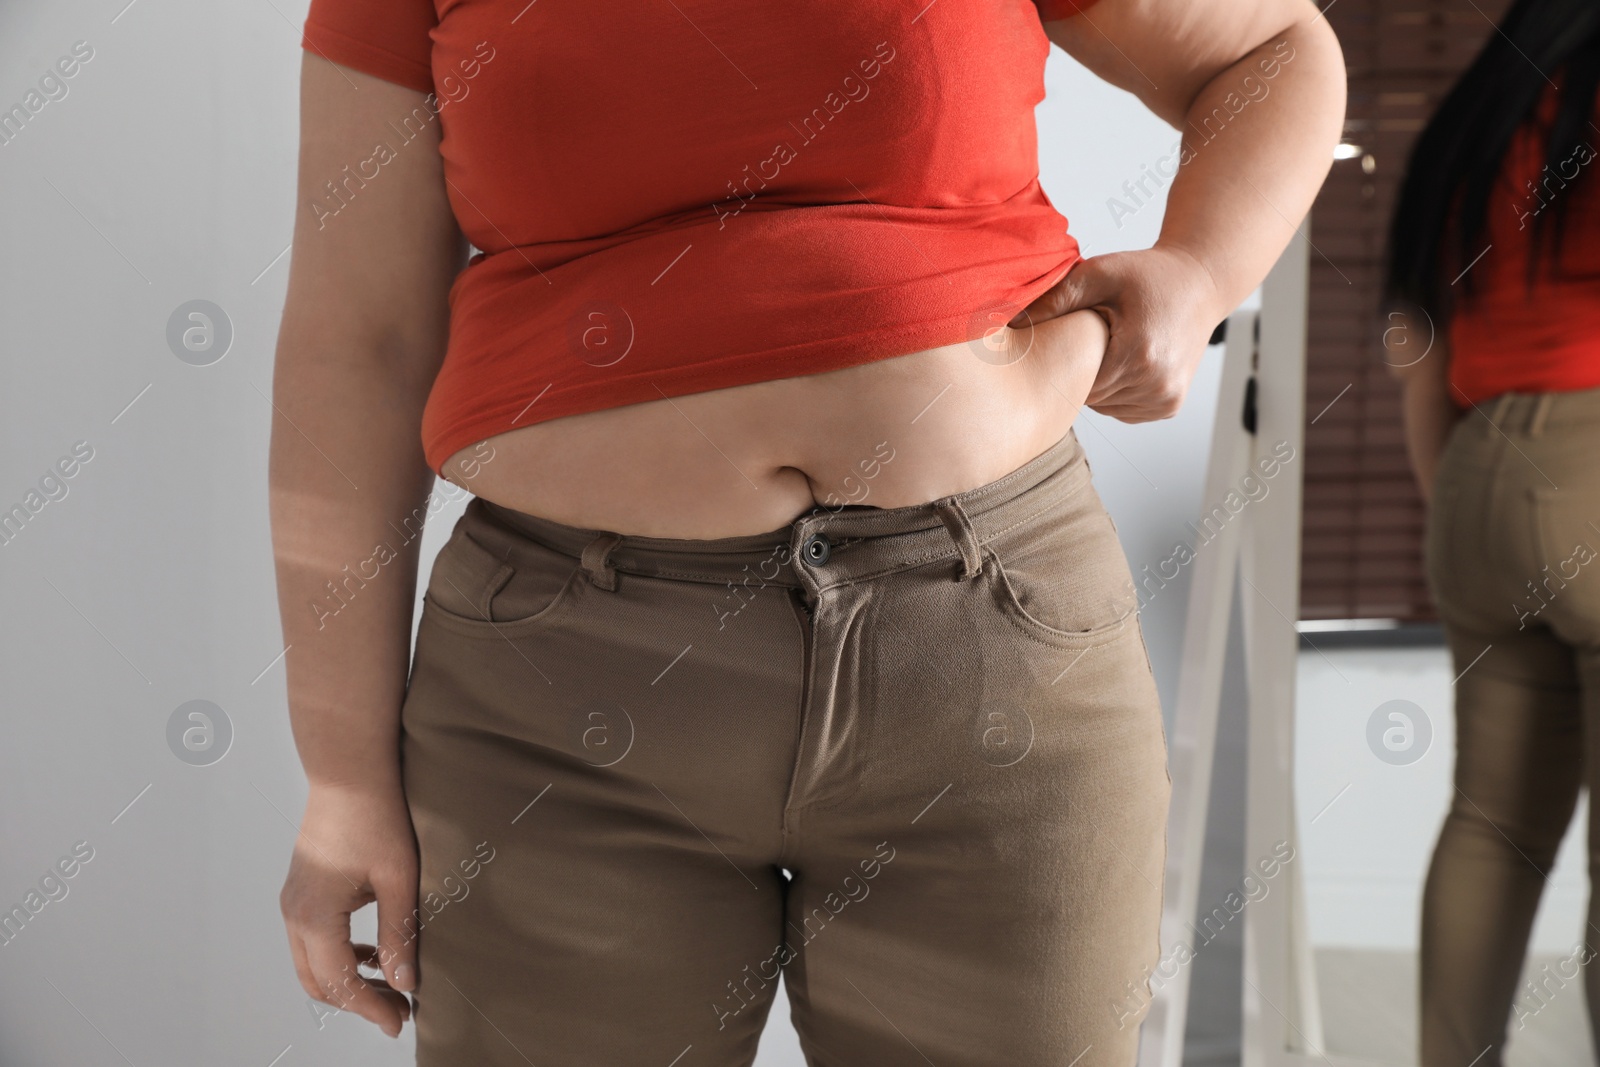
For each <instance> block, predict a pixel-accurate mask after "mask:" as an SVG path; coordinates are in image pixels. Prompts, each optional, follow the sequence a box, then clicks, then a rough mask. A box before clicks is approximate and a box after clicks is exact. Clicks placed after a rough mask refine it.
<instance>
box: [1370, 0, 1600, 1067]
mask: <svg viewBox="0 0 1600 1067" xmlns="http://www.w3.org/2000/svg"><path fill="white" fill-rule="evenodd" d="M1597 85H1600V5H1596V4H1595V3H1593V2H1592V0H1518V2H1517V3H1515V4H1513V5H1512V7H1511V9H1510V11H1509V12H1508V13H1507V14H1506V16H1505V19H1504V21H1503V22H1502V23H1501V25H1500V28H1499V32H1497V33H1491V34H1490V35H1489V39H1488V44H1487V45H1486V46H1485V48H1484V50H1483V52H1482V54H1481V55H1479V56H1478V58H1477V59H1476V61H1474V63H1473V64H1472V66H1471V67H1470V68H1469V69H1468V70H1467V72H1466V74H1465V75H1464V76H1463V77H1462V79H1461V81H1460V82H1459V83H1458V84H1457V85H1456V86H1455V87H1454V89H1452V90H1451V92H1450V94H1449V95H1448V96H1447V97H1446V99H1445V101H1444V103H1443V104H1442V105H1441V106H1440V108H1439V110H1438V113H1437V114H1435V115H1434V117H1433V119H1432V120H1431V121H1430V123H1429V124H1428V126H1427V128H1426V129H1425V130H1424V131H1423V133H1422V135H1421V137H1420V138H1419V139H1418V141H1417V144H1416V148H1415V151H1414V152H1413V155H1412V160H1411V164H1410V169H1409V172H1408V174H1407V176H1406V179H1405V182H1404V185H1403V187H1402V190H1401V194H1400V198H1399V201H1398V203H1397V205H1396V208H1395V215H1394V220H1393V226H1392V233H1391V243H1390V263H1389V269H1388V279H1387V281H1388V290H1389V295H1390V296H1391V297H1392V298H1394V299H1395V300H1396V301H1397V303H1398V304H1399V305H1400V306H1409V307H1410V308H1412V309H1413V310H1412V312H1411V315H1412V317H1413V321H1411V322H1410V323H1408V324H1406V325H1405V326H1403V327H1400V326H1397V327H1395V328H1392V329H1391V330H1390V332H1389V336H1388V338H1387V340H1388V342H1389V344H1388V346H1387V347H1388V348H1389V355H1388V358H1389V360H1390V365H1391V368H1392V369H1393V371H1394V373H1395V374H1396V375H1397V376H1399V378H1400V379H1401V381H1402V382H1403V392H1404V412H1405V425H1406V439H1407V444H1408V448H1409V451H1410V456H1411V461H1412V465H1413V467H1414V468H1415V470H1416V474H1417V479H1418V481H1419V483H1420V485H1421V488H1422V494H1423V497H1424V498H1425V499H1427V500H1428V501H1429V510H1428V535H1427V564H1428V581H1429V585H1430V587H1431V589H1432V591H1433V597H1434V601H1435V603H1436V604H1437V606H1438V610H1439V615H1440V618H1441V619H1442V620H1443V623H1444V627H1445V632H1446V634H1447V636H1448V639H1449V644H1450V649H1451V654H1452V657H1453V659H1454V669H1455V673H1456V674H1458V675H1459V676H1460V677H1459V678H1458V680H1457V682H1456V685H1455V692H1456V697H1455V715H1456V764H1455V787H1456V788H1455V792H1454V794H1453V800H1452V803H1451V807H1450V812H1449V815H1448V816H1447V818H1446V819H1445V823H1444V826H1443V829H1442V830H1441V832H1440V835H1439V841H1438V845H1437V847H1436V848H1435V850H1434V854H1433V861H1432V864H1431V866H1430V867H1429V870H1428V877H1427V883H1426V888H1425V890H1424V897H1423V910H1422V941H1421V1061H1422V1064H1423V1065H1424V1067H1465V1065H1466V1064H1469V1063H1471V1064H1475V1065H1476V1067H1499V1064H1500V1063H1501V1062H1502V1059H1503V1055H1504V1049H1505V1043H1506V1039H1507V1031H1508V1027H1509V1024H1510V1021H1511V1019H1512V1018H1513V1017H1515V1018H1516V1019H1517V1020H1518V1027H1519V1028H1520V1027H1521V1025H1523V1023H1524V1022H1525V1020H1526V1017H1527V1016H1528V1015H1530V1014H1531V1013H1532V1012H1535V1011H1537V1010H1538V1009H1539V1007H1540V1006H1541V1004H1542V1003H1543V1000H1544V999H1547V998H1548V996H1549V995H1550V994H1549V993H1548V992H1545V991H1541V994H1540V997H1537V998H1535V997H1532V996H1530V995H1525V994H1519V992H1518V979H1519V975H1520V973H1521V969H1522V966H1523V958H1524V955H1525V953H1526V950H1527V947H1528V940H1529V934H1530V931H1531V928H1532V925H1533V919H1534V913H1535V912H1536V910H1537V909H1538V904H1539V897H1540V894H1541V891H1542V890H1543V889H1544V886H1545V881H1546V878H1547V877H1548V875H1549V873H1550V869H1551V867H1552V866H1553V865H1554V863H1555V858H1556V851H1557V848H1558V847H1559V845H1560V843H1561V839H1562V836H1563V834H1564V833H1565V832H1566V829H1567V825H1568V823H1569V822H1570V820H1571V818H1572V813H1573V809H1574V805H1575V803H1576V801H1577V797H1578V793H1579V791H1580V789H1583V788H1585V787H1587V788H1588V789H1589V791H1590V796H1591V797H1593V796H1594V795H1595V789H1596V787H1597V786H1600V184H1597V182H1596V179H1595V176H1594V170H1595V167H1596V153H1597V148H1600V130H1597V126H1596V122H1597V118H1600V115H1597V110H1596V88H1597ZM1417 308H1420V309H1421V312H1422V313H1420V314H1418V313H1416V310H1415V309H1417ZM1430 340H1431V348H1430ZM1588 832H1589V855H1590V857H1591V859H1590V871H1591V881H1592V874H1593V871H1594V870H1595V863H1596V861H1597V859H1600V812H1597V810H1596V809H1595V808H1593V807H1591V809H1590V819H1589V831H1588ZM1597 904H1600V902H1597V901H1596V899H1595V898H1594V897H1593V896H1591V899H1590V904H1589V917H1588V923H1587V925H1586V927H1585V929H1584V931H1583V932H1582V934H1581V936H1580V939H1579V941H1578V942H1577V943H1576V944H1575V945H1574V946H1573V948H1572V950H1571V952H1570V953H1568V954H1566V955H1565V956H1564V958H1563V959H1562V960H1561V961H1560V962H1558V963H1557V964H1556V965H1555V969H1556V971H1557V972H1558V973H1559V974H1560V975H1561V977H1562V979H1563V980H1564V981H1569V982H1575V981H1576V980H1577V979H1578V976H1579V974H1580V972H1581V973H1582V974H1583V975H1584V977H1585V984H1586V988H1587V991H1588V1001H1589V1015H1590V1020H1591V1027H1592V1026H1593V1023H1594V1020H1595V1019H1597V1018H1600V1011H1597V1010H1596V1009H1597V1007H1600V981H1596V977H1595V975H1594V974H1593V973H1592V972H1591V971H1590V970H1589V969H1587V968H1586V967H1585V965H1586V964H1588V963H1589V961H1590V960H1591V959H1593V958H1594V955H1595V952H1596V951H1597V949H1600V911H1597V910H1596V909H1597Z"/></svg>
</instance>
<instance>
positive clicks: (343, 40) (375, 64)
mask: <svg viewBox="0 0 1600 1067" xmlns="http://www.w3.org/2000/svg"><path fill="white" fill-rule="evenodd" d="M433 4H434V0H311V10H310V12H309V13H308V14H307V15H306V24H305V29H304V31H303V33H302V36H301V38H300V47H302V48H304V49H306V50H307V51H309V52H313V53H315V54H316V55H319V56H321V57H322V58H324V59H327V60H330V61H332V62H334V63H340V64H343V65H344V66H347V67H354V68H355V69H356V70H359V71H361V72H363V73H365V74H371V75H373V76H374V77H377V78H382V79H383V80H384V81H391V82H395V83H397V84H399V85H404V86H406V87H407V88H409V89H415V90H417V91H418V92H423V93H431V92H433V63H432V55H433V38H432V37H430V36H429V31H430V30H432V29H433V28H434V26H436V25H438V22H439V16H438V14H437V12H436V11H435V9H434V6H433Z"/></svg>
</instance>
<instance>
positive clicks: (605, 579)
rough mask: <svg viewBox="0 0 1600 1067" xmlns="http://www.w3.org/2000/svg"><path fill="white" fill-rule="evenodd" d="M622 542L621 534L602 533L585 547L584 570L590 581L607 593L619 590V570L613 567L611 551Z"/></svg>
mask: <svg viewBox="0 0 1600 1067" xmlns="http://www.w3.org/2000/svg"><path fill="white" fill-rule="evenodd" d="M621 541H622V535H621V534H615V533H602V534H600V535H599V536H597V537H596V538H595V539H594V540H592V541H590V542H589V543H588V544H587V545H584V546H583V556H582V563H583V569H584V570H586V571H588V572H589V580H590V581H592V582H593V583H594V584H595V585H597V586H599V587H600V588H601V589H604V590H606V591H607V592H611V591H614V590H615V589H616V588H617V569H616V568H615V567H613V566H612V565H611V550H612V549H614V548H616V547H617V545H618V544H620V543H621Z"/></svg>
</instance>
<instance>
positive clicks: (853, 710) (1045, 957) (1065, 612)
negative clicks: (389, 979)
mask: <svg viewBox="0 0 1600 1067" xmlns="http://www.w3.org/2000/svg"><path fill="white" fill-rule="evenodd" d="M1135 605H1136V599H1135V594H1134V589H1133V585H1132V582H1131V579H1130V575H1129V571H1128V567H1127V564H1126V561H1125V559H1124V557H1123V554H1122V550H1121V547H1120V546H1119V544H1118V541H1117V536H1116V532H1115V530H1114V528H1113V526H1112V523H1111V520H1110V518H1109V516H1108V515H1107V514H1106V512H1105V510H1104V508H1103V506H1102V505H1101V503H1100V500H1099V497H1098V495H1097V494H1096V492H1095V490H1094V487H1093V485H1092V484H1091V482H1090V473H1089V468H1088V463H1087V461H1086V459H1085V457H1084V455H1083V452H1082V450H1081V448H1080V447H1079V445H1078V442H1077V440H1076V438H1074V437H1072V436H1070V435H1069V436H1068V437H1067V438H1065V439H1063V440H1062V441H1061V442H1060V443H1059V444H1057V445H1055V446H1053V447H1052V448H1051V449H1050V450H1048V451H1047V452H1045V453H1043V454H1042V455H1040V456H1039V457H1037V458H1036V459H1034V460H1032V461H1030V462H1029V463H1027V464H1026V465H1024V466H1023V467H1021V468H1019V469H1018V470H1017V471H1015V472H1013V473H1012V474H1010V475H1008V476H1006V477H1004V478H1001V479H999V480H998V481H996V482H993V483H991V484H989V485H986V486H983V487H981V488H979V489H975V490H972V491H971V492H967V493H962V494H959V495H957V496H954V497H950V498H946V499H943V500H940V501H936V502H934V503H931V504H927V505H919V506H915V507H904V508H894V509H887V510H883V509H877V508H872V507H866V506H859V505H850V506H845V507H842V508H839V509H827V508H820V509H818V510H816V511H814V512H812V513H809V514H807V515H804V516H802V517H800V518H798V519H796V520H795V521H794V522H793V523H791V524H789V525H788V526H786V527H784V528H782V529H779V530H775V531H772V532H771V533H769V534H763V535H757V536H750V537H736V538H726V539H718V540H702V541H691V540H673V539H654V538H643V537H619V536H617V535H615V534H610V533H606V532H603V531H593V530H579V529H575V528H572V527H568V526H563V525H560V524H557V523H553V522H549V521H547V520H544V519H540V518H536V517H533V516H530V515H525V514H521V513H518V512H514V511H509V510H507V509H505V508H501V507H497V506H494V505H491V504H487V503H485V502H483V501H481V500H474V501H473V502H472V504H471V505H470V506H469V507H468V510H467V513H466V515H465V517H464V518H463V519H462V520H461V522H460V523H459V525H458V526H457V528H456V529H455V532H454V534H453V535H452V537H451V539H450V541H449V544H448V546H447V547H446V548H445V549H444V550H443V552H442V553H441V555H440V556H439V557H438V561H437V563H436V564H435V566H434V570H433V572H432V575H431V577H430V579H429V583H428V591H427V597H426V605H425V609H424V614H423V620H422V626H421V630H420V634H419V637H418V641H417V649H416V657H415V661H414V665H413V668H412V676H411V681H410V685H409V690H408V695H407V698H406V702H405V706H404V711H403V727H404V742H403V743H404V748H403V759H404V774H405V788H406V793H407V796H408V798H409V802H410V806H411V812H412V817H413V820H414V823H415V826H416V831H417V837H418V841H419V843H420V847H421V857H422V870H423V873H422V891H423V894H424V895H423V901H424V908H423V920H424V921H423V928H422V930H421V932H420V938H419V953H420V955H419V975H420V978H419V986H418V989H417V994H416V1003H417V1010H416V1026H417V1041H418V1062H419V1063H420V1064H423V1065H425V1067H457V1065H462V1064H472V1065H474V1067H498V1065H504V1067H522V1065H525V1064H536V1065H537V1067H608V1065H614V1067H623V1065H628V1067H645V1065H651V1064H655V1065H659V1067H668V1065H670V1064H678V1065H681V1067H691V1065H693V1067H734V1065H745V1064H749V1063H751V1061H752V1059H753V1058H754V1056H755V1052H756V1044H757V1040H758V1038H759V1035H760V1033H761V1029H762V1025H763V1023H764V1021H765V1019H766V1016H767V1012H768V1009H769V1008H770V1007H771V1005H772V998H773V995H774V993H775V991H776V989H777V983H778V978H779V974H780V972H781V974H782V977H783V982H784V985H785V987H786V989H787V991H788V995H789V998H790V1010H791V1015H792V1019H793V1022H794V1025H795V1027H796V1028H797V1030H798V1032H799V1036H800V1040H801V1043H802V1046H803V1047H804V1049H805V1053H806V1056H807V1060H808V1063H809V1064H811V1065H813V1067H926V1065H927V1064H928V1063H930V1062H931V1063H934V1064H938V1065H939V1067H978V1065H984V1067H1043V1065H1046V1064H1049V1065H1059V1067H1067V1065H1068V1064H1073V1065H1075V1067H1111V1065H1114V1067H1130V1065H1131V1064H1132V1063H1133V1062H1134V1057H1135V1051H1136V1045H1137V1034H1138V1023H1139V1019H1140V1017H1141V1016H1142V1014H1143V1012H1142V1005H1143V1004H1145V1003H1146V1002H1147V1000H1148V994H1147V992H1146V991H1145V990H1146V978H1147V975H1148V972H1149V969H1150V968H1151V967H1153V966H1154V965H1155V963H1156V961H1157V957H1158V954H1159V946H1158V925H1159V920H1160V909H1161V885H1162V869H1163V863H1164V844H1165V817H1166V809H1167V799H1168V792H1169V788H1170V784H1169V779H1168V777H1167V773H1166V762H1165V747H1164V739H1163V734H1162V725H1161V713H1160V708H1159V706H1158V701H1157V694H1156V688H1155V685H1154V683H1153V680H1152V677H1151V673H1150V665H1149V660H1148V657H1147V655H1146V652H1145V647H1144V641H1143V638H1142V636H1141V634H1140V630H1139V621H1138V616H1137V614H1136V612H1135ZM485 857H488V859H487V860H486V859H485ZM430 902H431V906H430ZM435 907H436V908H437V910H436V911H435V910H434V908H435ZM1130 1005H1133V1006H1134V1007H1130Z"/></svg>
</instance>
